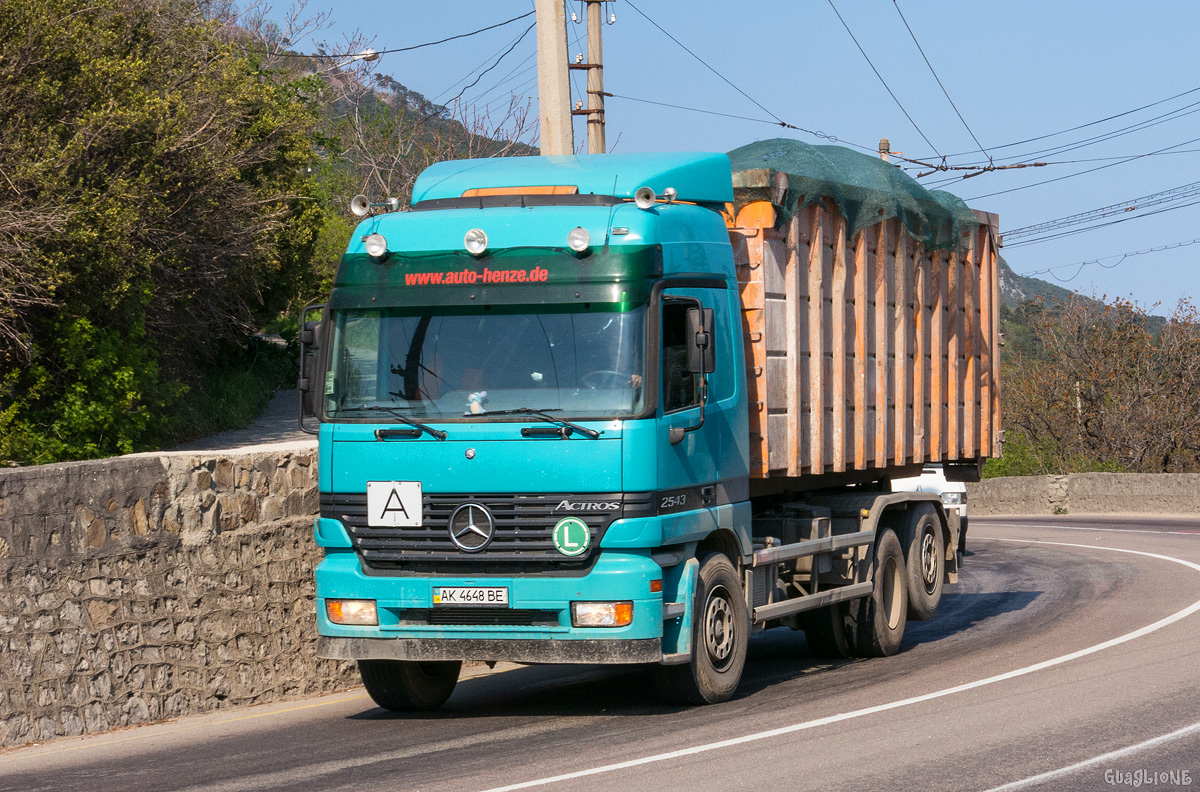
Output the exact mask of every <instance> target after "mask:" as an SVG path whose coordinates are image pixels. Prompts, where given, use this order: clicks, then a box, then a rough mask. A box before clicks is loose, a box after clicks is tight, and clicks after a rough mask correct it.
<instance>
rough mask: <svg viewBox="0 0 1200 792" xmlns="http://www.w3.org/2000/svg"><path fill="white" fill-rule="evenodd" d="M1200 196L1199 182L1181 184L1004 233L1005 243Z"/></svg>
mask: <svg viewBox="0 0 1200 792" xmlns="http://www.w3.org/2000/svg"><path fill="white" fill-rule="evenodd" d="M1197 194H1200V182H1192V183H1191V184H1182V185H1180V186H1178V187H1172V188H1171V189H1169V190H1160V191H1158V192H1155V193H1150V194H1149V195H1142V196H1139V197H1137V198H1131V199H1129V200H1128V201H1121V202H1120V203H1115V204H1110V205H1108V206H1102V207H1100V208H1099V209H1089V210H1088V211H1086V212H1078V213H1076V214H1073V215H1067V216H1066V217H1059V218H1057V219H1055V220H1047V221H1045V222H1042V223H1034V224H1033V225H1027V226H1021V227H1020V228H1013V229H1010V230H1008V231H1005V232H1004V239H1005V241H1008V240H1011V239H1018V238H1020V237H1023V236H1033V235H1035V234H1040V233H1045V232H1047V231H1053V230H1056V229H1059V228H1066V227H1068V226H1072V225H1079V224H1080V223H1087V222H1090V221H1092V220H1100V219H1103V218H1105V217H1110V216H1112V215H1115V214H1121V213H1124V212H1132V211H1137V210H1141V209H1146V208H1149V207H1151V206H1158V205H1160V204H1164V203H1170V202H1172V201H1180V200H1183V199H1185V198H1190V197H1192V196H1194V195H1197Z"/></svg>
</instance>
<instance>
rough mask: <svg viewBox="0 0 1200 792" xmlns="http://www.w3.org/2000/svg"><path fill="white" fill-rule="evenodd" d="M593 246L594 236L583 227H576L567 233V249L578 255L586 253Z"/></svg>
mask: <svg viewBox="0 0 1200 792" xmlns="http://www.w3.org/2000/svg"><path fill="white" fill-rule="evenodd" d="M591 244H592V235H591V234H589V233H588V231H587V229H586V228H584V227H583V226H576V227H575V228H572V229H571V230H570V231H568V232H567V247H569V248H571V250H574V251H575V252H576V253H586V252H587V249H588V247H590V246H591Z"/></svg>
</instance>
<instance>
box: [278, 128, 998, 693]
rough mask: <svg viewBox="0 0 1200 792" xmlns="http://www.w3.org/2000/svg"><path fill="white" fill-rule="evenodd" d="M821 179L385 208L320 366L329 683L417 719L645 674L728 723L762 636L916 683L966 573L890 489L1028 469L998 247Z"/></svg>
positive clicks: (987, 236)
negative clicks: (928, 477)
mask: <svg viewBox="0 0 1200 792" xmlns="http://www.w3.org/2000/svg"><path fill="white" fill-rule="evenodd" d="M784 143H785V142H781V143H780V145H784ZM802 145H803V144H798V143H790V144H788V146H790V148H788V147H787V146H785V148H787V150H788V151H792V152H793V153H795V151H794V149H795V146H802ZM810 153H811V152H810ZM818 153H819V152H818ZM735 154H736V152H735ZM822 156H833V154H832V153H830V152H826V153H825V154H822ZM854 156H857V155H854ZM866 159H868V160H869V158H866ZM805 161H806V160H805V158H803V157H801V158H800V159H799V160H798V163H799V164H792V163H793V162H794V159H788V158H786V157H785V158H783V159H780V160H778V161H775V160H772V159H771V158H769V157H768V158H766V159H764V160H763V165H762V167H760V168H746V167H743V168H742V169H741V170H738V171H737V172H734V171H733V170H731V163H730V158H729V156H727V155H724V154H693V153H687V154H679V153H676V154H652V155H651V154H647V155H588V156H566V157H523V158H507V159H491V160H488V159H484V160H463V161H454V162H444V163H440V164H437V165H435V166H433V167H431V168H429V169H428V170H427V171H426V172H425V173H424V174H423V175H421V177H420V178H419V179H418V180H417V182H416V185H415V187H414V191H413V197H412V206H411V210H407V211H402V212H399V211H384V212H382V213H379V214H376V213H374V210H375V209H376V208H386V207H388V206H389V205H388V204H378V205H372V204H369V203H368V202H367V201H366V200H365V199H363V198H361V197H360V198H359V199H356V205H355V206H354V207H353V208H354V210H355V213H356V214H358V215H360V216H362V217H363V218H364V219H363V220H362V222H361V223H360V225H359V226H358V228H357V229H356V230H355V232H354V234H353V238H352V240H351V242H350V245H349V249H348V250H347V251H346V253H345V256H344V257H343V259H342V261H341V264H340V267H339V270H338V272H337V276H336V281H335V284H334V286H333V289H332V292H331V293H330V295H329V297H328V300H327V301H326V302H325V303H324V304H323V305H320V306H310V308H308V309H306V311H305V318H306V319H309V318H310V317H312V319H311V321H306V323H305V324H304V326H303V329H302V331H301V338H300V340H301V379H300V388H301V391H302V396H303V398H302V401H303V406H302V415H301V425H302V426H304V427H306V429H307V430H308V431H311V432H314V433H317V434H318V435H319V441H318V442H319V471H320V493H321V505H320V516H319V517H318V518H317V519H316V522H315V537H316V542H317V544H318V545H319V546H320V547H321V548H322V549H323V551H324V559H323V560H322V561H321V563H320V564H319V566H318V567H317V570H316V596H317V626H318V633H319V637H318V639H317V640H318V651H319V654H320V655H321V656H323V657H327V658H337V659H345V660H355V661H357V662H358V667H359V669H360V671H361V675H362V680H363V683H364V685H365V686H366V688H367V691H368V692H369V693H370V695H371V696H372V698H373V699H374V700H375V701H376V702H377V703H378V704H379V705H380V706H382V707H386V708H389V709H395V710H406V709H432V708H435V707H438V706H440V705H441V704H442V703H443V702H444V701H445V700H446V699H447V697H448V696H449V695H450V694H451V692H452V690H453V689H454V686H455V683H456V681H457V679H458V674H459V670H460V666H461V664H462V662H463V661H515V662H521V663H602V664H613V663H622V664H645V665H647V666H653V667H654V671H655V674H656V679H657V683H658V687H659V688H660V689H661V691H662V692H663V694H664V695H665V696H666V697H667V698H668V699H670V700H673V701H680V702H694V703H712V702H719V701H723V700H726V699H728V698H730V697H731V696H732V695H733V694H734V692H735V690H736V688H737V686H738V683H739V680H740V678H741V676H742V671H743V666H744V664H745V659H746V648H747V640H748V638H749V636H750V635H751V633H752V632H754V631H756V630H759V629H763V628H768V627H790V628H792V629H803V630H805V631H806V633H807V638H808V643H809V646H810V647H811V648H812V649H813V650H814V651H816V652H818V653H823V654H835V655H864V656H882V655H887V654H891V653H893V652H895V651H897V649H898V647H899V644H900V638H901V636H902V635H903V631H904V625H905V621H906V619H907V618H928V617H929V616H930V615H931V614H932V612H933V609H934V608H936V606H937V602H938V599H939V598H940V597H941V593H942V587H943V584H944V583H946V582H952V581H953V580H954V579H955V577H954V576H955V574H956V572H957V562H958V557H959V556H958V555H956V552H955V550H956V549H957V548H958V547H959V544H960V543H959V536H958V525H957V521H956V518H954V517H953V515H951V516H949V517H948V516H947V514H946V512H945V511H944V510H943V509H942V505H941V503H940V502H939V501H938V499H937V496H936V494H931V493H892V492H891V491H890V486H889V485H888V483H889V479H890V477H891V476H893V475H901V474H903V473H913V472H916V471H919V469H920V467H921V465H922V463H923V462H924V461H926V460H929V459H938V460H942V461H944V463H945V465H946V470H947V471H948V475H952V474H951V473H950V471H955V470H957V471H958V472H959V473H960V474H965V475H969V474H970V473H971V472H972V471H973V470H975V469H976V468H977V465H978V463H979V462H980V460H981V459H982V458H983V457H984V456H986V455H988V454H989V453H990V452H991V450H992V448H993V443H994V441H995V440H996V439H997V438H996V435H995V428H996V427H998V413H997V412H996V411H995V410H994V405H993V397H994V396H997V395H998V391H997V389H996V383H995V380H994V371H995V369H994V367H993V363H994V353H995V352H996V351H997V349H996V347H995V345H994V343H993V342H994V340H995V335H996V334H994V333H993V328H992V326H991V325H992V323H993V320H994V317H995V312H994V302H995V299H996V291H995V277H996V273H995V264H994V250H993V249H991V248H989V247H988V246H989V244H991V239H992V233H993V231H994V228H993V227H992V226H991V225H989V224H988V223H987V222H983V220H982V219H981V218H986V216H984V215H982V214H978V213H977V214H975V215H973V214H972V213H971V212H970V210H965V208H964V207H962V206H958V207H957V208H955V207H951V208H949V209H948V208H946V207H945V206H944V205H943V204H946V203H947V202H945V201H942V203H938V201H937V200H934V199H933V198H929V199H927V198H924V197H921V201H923V203H920V205H919V206H916V208H913V206H911V205H909V203H911V201H910V199H911V194H912V191H913V190H914V189H915V190H920V188H919V187H916V185H915V182H913V183H912V186H911V187H910V186H909V185H908V183H907V182H905V183H903V184H900V183H899V182H897V185H899V186H897V187H896V188H895V189H894V190H892V191H891V192H893V193H894V194H889V188H888V187H887V186H886V184H885V185H884V186H883V187H882V188H881V187H880V185H879V184H878V183H877V180H875V179H874V178H873V177H872V179H866V182H868V183H865V184H859V185H855V184H846V183H842V182H839V181H837V179H836V178H831V177H829V176H828V175H825V176H819V178H818V176H814V175H812V174H808V175H805V174H803V173H796V172H795V171H800V170H803V169H804V167H805ZM872 162H877V161H874V160H870V161H869V162H866V163H863V162H859V163H857V164H858V165H861V166H862V167H863V168H864V169H865V171H866V172H869V173H871V174H876V170H875V169H876V168H877V167H884V168H887V170H888V173H886V174H885V175H886V176H887V178H888V179H892V180H897V179H899V180H904V179H908V177H906V176H904V175H903V174H900V173H899V172H898V171H897V170H896V169H895V168H892V167H891V166H887V165H886V163H879V165H878V166H876V165H874V164H870V163H872ZM751 164H755V163H753V162H752V163H751ZM789 170H790V171H793V172H792V173H789ZM831 172H838V173H845V172H853V171H852V169H845V168H843V169H841V170H839V169H836V168H834V169H832V170H831ZM892 172H894V173H892ZM876 175H878V174H876ZM789 178H790V179H791V181H792V184H793V186H792V187H788V186H787V183H788V180H789ZM735 181H736V189H735ZM908 182H911V180H910V179H909V180H908ZM801 184H802V185H805V189H806V190H807V192H805V193H804V194H801V193H800V192H799V190H798V189H796V185H801ZM812 185H817V186H816V187H813V186H812ZM901 188H903V189H901ZM818 192H819V194H818ZM921 192H922V193H923V192H924V191H921ZM834 195H836V196H838V199H837V200H836V201H835V200H833V199H832V198H830V196H834ZM864 195H865V196H868V197H870V196H874V199H878V200H877V201H875V202H870V203H869V207H868V208H869V209H870V211H866V210H863V211H859V209H863V207H864V206H868V204H866V203H864V201H865V200H866V199H865V198H864V197H863V196H864ZM935 198H936V196H935ZM874 199H872V200H873V201H874ZM906 201H908V202H909V203H905V202H906ZM876 203H879V204H880V205H882V206H884V207H885V208H882V209H879V211H878V212H877V213H876V212H875V211H874V207H875V205H876ZM960 203H961V202H960ZM853 207H858V209H855V211H854V213H855V214H856V215H857V216H858V219H857V220H854V219H851V218H850V208H853ZM390 208H392V209H394V208H395V207H394V205H391V207H390ZM885 209H886V211H885ZM964 212H965V214H964ZM964 217H965V218H966V219H965V220H964V219H963V218H964ZM868 223H869V225H868ZM931 228H932V229H933V232H931V231H930V229H931ZM939 229H940V230H939ZM947 229H948V230H947ZM934 232H936V233H934ZM942 232H945V233H942ZM989 251H990V252H989ZM989 311H991V313H989ZM314 427H315V428H314Z"/></svg>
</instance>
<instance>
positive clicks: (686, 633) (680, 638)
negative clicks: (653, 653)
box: [662, 558, 700, 665]
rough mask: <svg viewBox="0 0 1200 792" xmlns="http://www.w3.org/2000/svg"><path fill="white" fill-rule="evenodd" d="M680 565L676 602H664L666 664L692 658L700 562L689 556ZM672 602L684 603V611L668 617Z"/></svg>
mask: <svg viewBox="0 0 1200 792" xmlns="http://www.w3.org/2000/svg"><path fill="white" fill-rule="evenodd" d="M679 566H680V574H679V583H678V584H677V585H676V587H675V597H674V603H666V602H664V603H663V606H664V607H663V612H664V620H663V638H662V654H663V656H662V662H663V664H664V665H676V664H679V663H686V662H688V661H689V660H691V658H692V620H693V619H694V618H695V611H696V608H695V600H696V579H697V574H698V573H699V571H700V562H699V561H697V560H696V559H695V558H689V559H688V560H687V561H684V562H683V563H682V564H680V565H679ZM670 604H681V605H683V613H682V614H680V615H678V616H670V617H667V616H666V615H665V614H666V613H667V607H668V605H670Z"/></svg>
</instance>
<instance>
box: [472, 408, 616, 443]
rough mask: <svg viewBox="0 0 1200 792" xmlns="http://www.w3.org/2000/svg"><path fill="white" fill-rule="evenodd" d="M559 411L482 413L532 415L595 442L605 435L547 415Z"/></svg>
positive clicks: (518, 410)
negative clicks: (571, 430)
mask: <svg viewBox="0 0 1200 792" xmlns="http://www.w3.org/2000/svg"><path fill="white" fill-rule="evenodd" d="M558 411H559V408H557V407H554V408H551V409H549V410H535V409H533V408H532V407H517V408H515V409H512V410H488V411H487V412H486V413H482V414H483V415H532V416H533V417H534V418H541V419H542V420H543V421H545V422H547V423H552V424H558V425H559V426H562V427H564V428H566V429H573V430H574V431H576V432H579V434H581V435H583V436H584V437H590V438H591V439H593V440H595V439H597V438H598V437H600V435H602V434H604V433H603V432H598V431H596V430H595V429H588V428H587V427H586V426H580V425H579V424H573V423H571V422H570V421H564V420H563V419H562V418H555V417H554V416H553V415H547V413H550V412H558Z"/></svg>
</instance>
